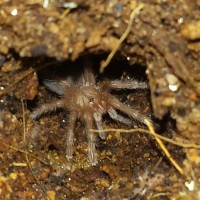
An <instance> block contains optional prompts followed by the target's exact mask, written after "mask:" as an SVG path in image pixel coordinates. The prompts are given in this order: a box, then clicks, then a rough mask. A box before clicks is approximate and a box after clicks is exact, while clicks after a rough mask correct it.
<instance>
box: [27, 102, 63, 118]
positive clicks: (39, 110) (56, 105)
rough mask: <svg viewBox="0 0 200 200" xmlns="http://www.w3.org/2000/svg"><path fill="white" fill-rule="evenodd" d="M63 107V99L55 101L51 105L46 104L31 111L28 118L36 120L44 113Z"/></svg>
mask: <svg viewBox="0 0 200 200" xmlns="http://www.w3.org/2000/svg"><path fill="white" fill-rule="evenodd" d="M64 106H65V103H64V100H63V99H60V100H57V101H55V102H52V103H47V104H44V105H42V106H41V107H40V108H37V109H36V110H35V111H33V112H32V113H31V114H30V117H31V118H32V119H37V118H38V117H40V116H41V115H43V114H45V113H49V112H52V111H55V110H56V109H58V108H63V107H64Z"/></svg>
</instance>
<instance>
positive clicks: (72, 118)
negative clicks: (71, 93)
mask: <svg viewBox="0 0 200 200" xmlns="http://www.w3.org/2000/svg"><path fill="white" fill-rule="evenodd" d="M76 119H77V117H76V113H75V112H71V113H70V115H69V128H68V131H67V143H66V157H67V158H68V159H70V158H72V156H73V144H74V126H75V123H76Z"/></svg>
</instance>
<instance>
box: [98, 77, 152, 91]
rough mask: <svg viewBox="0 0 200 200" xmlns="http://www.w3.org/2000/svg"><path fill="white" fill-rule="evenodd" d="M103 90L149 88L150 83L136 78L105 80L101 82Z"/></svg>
mask: <svg viewBox="0 0 200 200" xmlns="http://www.w3.org/2000/svg"><path fill="white" fill-rule="evenodd" d="M100 88H101V89H102V90H107V91H110V90H126V89H128V90H134V89H147V88H148V85H147V83H146V82H139V81H136V80H127V81H121V80H114V81H104V82H103V83H101V84H100Z"/></svg>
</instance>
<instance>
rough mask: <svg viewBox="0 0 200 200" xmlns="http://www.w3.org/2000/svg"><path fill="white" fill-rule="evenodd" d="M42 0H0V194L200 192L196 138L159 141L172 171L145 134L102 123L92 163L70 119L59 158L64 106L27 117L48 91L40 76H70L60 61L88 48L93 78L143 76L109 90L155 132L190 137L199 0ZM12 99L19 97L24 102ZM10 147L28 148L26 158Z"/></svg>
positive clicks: (198, 84) (198, 116)
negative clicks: (124, 88)
mask: <svg viewBox="0 0 200 200" xmlns="http://www.w3.org/2000/svg"><path fill="white" fill-rule="evenodd" d="M45 2H48V1H44V2H43V1H40V0H37V1H32V0H26V1H23V0H19V1H17V2H16V3H15V2H14V1H0V11H1V12H0V17H1V22H0V95H1V96H0V98H1V99H0V110H1V111H0V142H1V145H0V146H1V147H0V163H1V165H0V188H1V189H0V196H1V197H0V198H2V199H19V198H20V199H30V198H33V199H46V198H47V194H48V195H49V197H51V198H52V199H54V198H55V199H68V198H71V199H80V198H82V199H86V198H87V197H88V198H90V199H103V198H104V199H121V198H128V199H131V198H133V199H142V198H144V199H147V198H157V199H198V198H199V199H200V194H199V192H198V189H199V184H200V183H199V179H200V174H199V170H198V169H199V165H200V158H199V151H198V150H197V148H190V149H188V148H187V149H186V148H184V149H182V148H179V147H177V146H174V145H171V144H168V143H166V146H167V148H168V150H169V151H170V152H171V153H172V156H173V158H174V159H175V160H176V161H177V162H178V163H179V165H180V166H181V167H182V168H183V170H184V172H185V176H182V175H180V174H179V173H178V172H177V171H176V170H175V168H174V166H173V165H172V164H171V163H170V162H169V161H168V159H167V158H166V157H165V156H164V153H163V152H162V151H161V149H160V147H159V146H158V145H157V143H156V142H155V140H154V139H153V138H152V137H151V136H147V135H144V134H141V133H121V134H119V133H113V132H109V133H108V135H107V138H106V140H105V141H104V140H99V141H98V142H97V144H98V146H97V149H98V156H99V164H98V165H97V166H95V167H92V166H90V164H89V163H88V161H87V155H86V147H87V143H86V138H85V135H84V134H82V132H83V129H84V127H83V124H82V123H80V122H78V124H77V129H76V144H75V156H74V159H73V161H72V162H71V163H68V161H67V160H66V159H65V155H64V150H65V138H64V137H63V134H64V133H65V131H66V124H67V123H66V121H67V115H66V114H65V113H64V112H58V113H56V115H47V116H44V117H43V118H41V119H40V120H39V121H38V122H37V123H35V122H33V121H32V120H31V119H30V118H29V114H30V112H31V111H32V110H33V109H34V107H36V106H37V105H41V104H42V103H44V102H47V101H49V100H50V99H54V98H55V99H56V98H57V97H56V96H54V95H53V94H51V93H49V92H48V91H46V90H45V88H44V87H43V85H42V82H43V80H44V79H61V78H64V77H65V74H68V73H71V75H72V76H73V72H69V71H70V70H72V69H75V68H76V67H77V66H81V58H82V57H85V58H86V59H87V58H88V59H89V58H91V57H92V60H93V65H94V70H95V71H96V74H97V77H100V79H103V80H104V79H106V78H109V79H116V78H118V79H121V78H125V79H126V78H127V79H129V78H135V79H138V80H144V81H148V82H149V86H150V90H145V91H141V90H136V91H132V92H131V93H127V92H120V93H118V94H116V95H117V96H118V97H119V98H120V99H121V100H122V101H123V102H124V103H126V104H129V105H131V106H134V107H136V108H137V109H138V110H141V112H143V113H144V114H147V115H149V114H150V115H153V116H154V118H156V123H160V126H161V129H162V130H160V132H161V134H163V135H165V136H167V137H171V138H173V139H175V138H176V139H179V140H180V141H184V142H186V141H185V140H187V141H188V142H190V143H196V144H200V135H199V130H200V103H199V96H200V67H199V66H200V63H199V60H200V54H199V52H200V43H199V40H200V31H199V30H200V19H199V16H200V11H199V8H200V1H199V0H194V1H187V0H185V1H180V0H176V1H173V0H170V1H160V0H148V1H145V0H143V1H128V0H119V1H116V0H111V1H103V0H102V1H100V0H97V1H95V3H94V1H92V0H84V1H83V0H76V1H73V3H72V4H67V1H61V0H60V1H49V3H47V4H46V3H45ZM136 2H139V3H138V4H136ZM68 3H69V2H68ZM142 3H143V4H142ZM141 5H142V6H141ZM138 6H141V7H142V9H141V10H140V12H139V13H137V14H136V16H135V18H134V20H133V23H132V24H131V30H130V32H129V34H128V36H127V37H126V39H125V40H124V42H123V43H122V44H121V45H120V47H119V48H118V51H117V53H116V56H114V58H113V60H112V62H111V64H110V65H109V66H108V67H107V69H106V71H105V73H103V74H100V73H99V72H98V69H99V67H100V63H101V61H102V60H104V59H106V57H107V55H108V53H109V52H110V51H111V50H112V49H114V48H116V46H117V43H118V42H119V40H120V37H121V36H122V35H123V33H124V32H125V30H126V28H127V25H128V23H129V18H130V15H131V12H132V10H134V9H137V8H138ZM72 71H73V70H72ZM21 99H24V100H26V101H27V103H26V102H25V109H24V112H22V103H21ZM22 113H24V116H25V119H26V123H25V133H26V136H27V140H26V141H24V135H23V132H24V126H23V122H24V120H23V114H22ZM104 126H105V128H123V129H129V128H133V127H134V126H140V124H133V127H126V126H122V125H121V124H116V123H114V122H113V121H110V120H109V119H107V118H106V119H105V121H104ZM142 128H145V127H142ZM169 130H173V131H169ZM173 132H176V134H175V133H173ZM55 138H56V140H55ZM2 142H3V143H4V144H3V143H2ZM5 143H6V144H7V145H11V146H12V148H11V146H9V147H8V146H7V147H6V146H5ZM13 147H15V148H17V149H18V151H17V149H15V148H13ZM19 149H23V151H26V152H30V154H31V155H35V156H36V157H37V158H33V157H31V156H30V155H29V156H28V159H27V157H26V156H25V154H24V152H20V151H19ZM38 158H41V159H43V160H45V162H46V163H45V164H44V163H42V162H41V161H39V160H38ZM27 163H28V164H27ZM29 165H30V166H31V169H32V170H30V166H29ZM39 183H41V184H39ZM54 195H55V197H54Z"/></svg>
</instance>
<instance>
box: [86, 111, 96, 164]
mask: <svg viewBox="0 0 200 200" xmlns="http://www.w3.org/2000/svg"><path fill="white" fill-rule="evenodd" d="M85 122H86V129H87V137H88V157H89V160H90V162H91V164H92V165H96V164H97V155H96V148H95V140H96V135H95V133H94V132H92V131H90V129H91V128H92V127H93V119H92V116H90V115H89V114H88V115H87V116H86V117H85Z"/></svg>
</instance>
